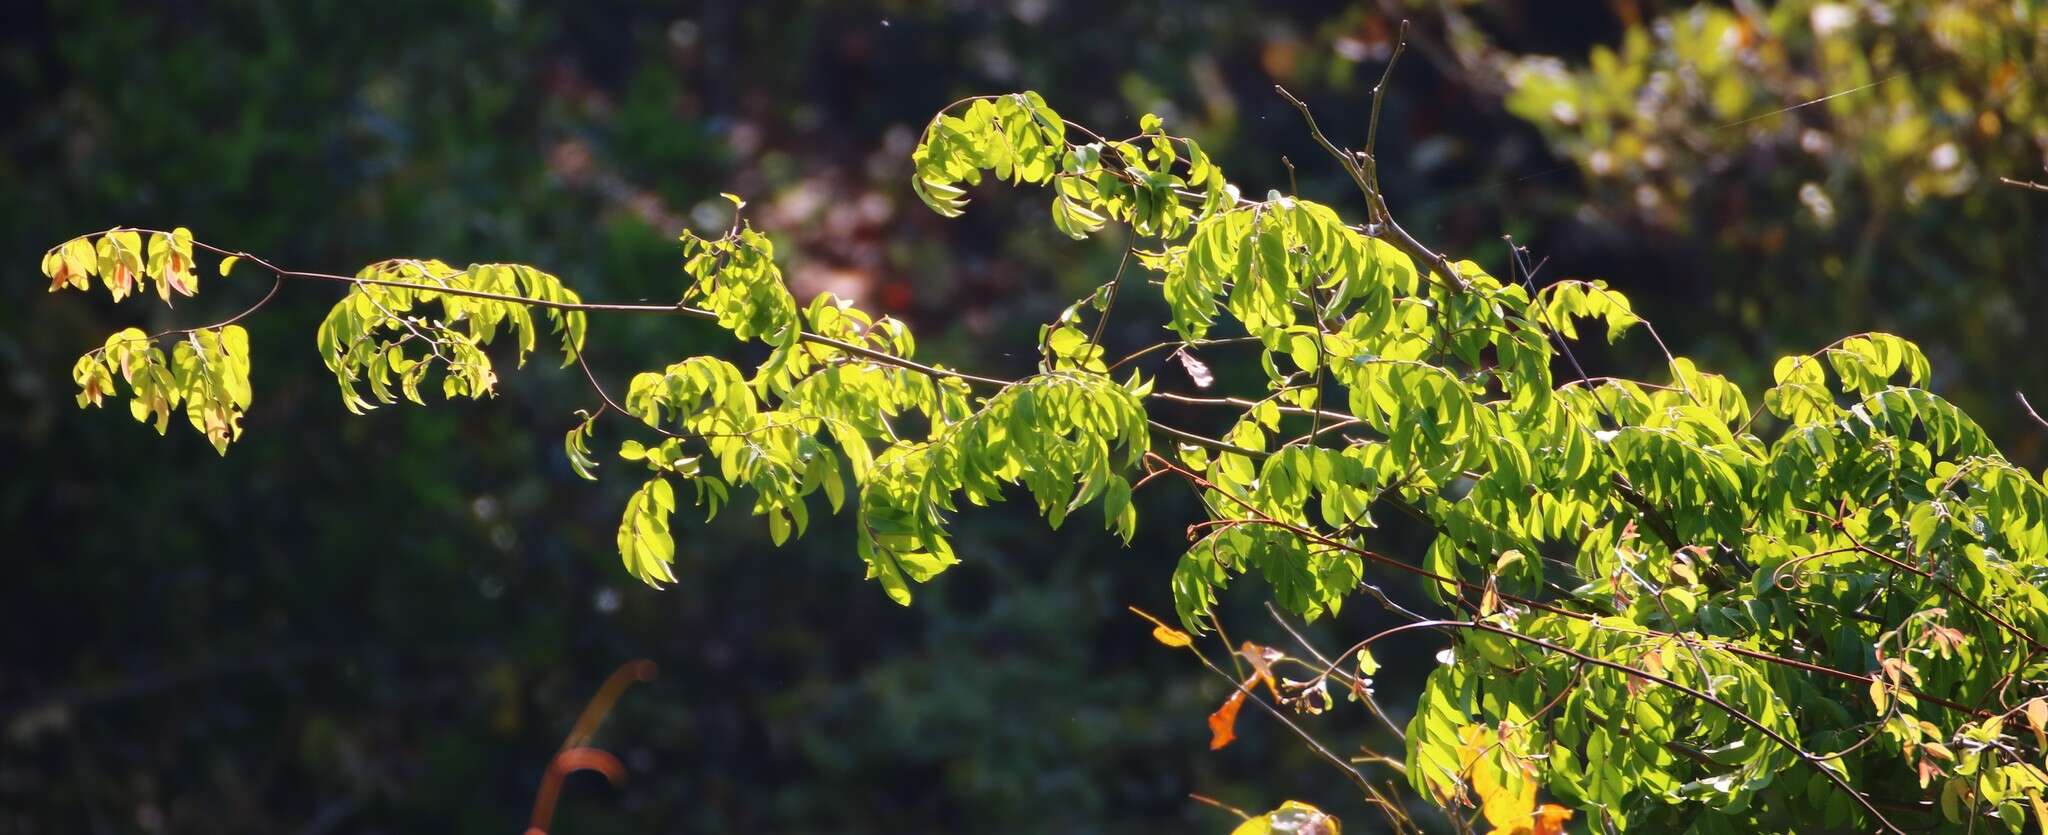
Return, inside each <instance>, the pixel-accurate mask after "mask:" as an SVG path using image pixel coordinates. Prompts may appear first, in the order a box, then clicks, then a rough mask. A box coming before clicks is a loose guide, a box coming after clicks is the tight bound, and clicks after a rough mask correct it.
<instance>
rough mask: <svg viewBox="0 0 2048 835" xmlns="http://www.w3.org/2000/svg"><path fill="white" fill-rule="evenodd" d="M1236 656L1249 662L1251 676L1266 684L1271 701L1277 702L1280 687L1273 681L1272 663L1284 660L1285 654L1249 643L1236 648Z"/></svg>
mask: <svg viewBox="0 0 2048 835" xmlns="http://www.w3.org/2000/svg"><path fill="white" fill-rule="evenodd" d="M1237 654H1238V655H1242V656H1244V660H1246V661H1248V662H1251V665H1252V672H1253V674H1254V675H1256V676H1257V677H1258V680H1260V681H1263V682H1265V683H1266V689H1267V690H1270V691H1272V693H1273V700H1274V701H1279V700H1280V685H1279V684H1278V683H1276V682H1275V681H1274V680H1273V662H1275V661H1278V660H1280V659H1282V658H1286V657H1287V654H1286V653H1284V652H1281V651H1279V650H1277V649H1274V648H1272V647H1262V646H1259V645H1258V644H1254V643H1252V642H1250V641H1246V642H1244V643H1243V644H1242V645H1240V646H1239V647H1238V648H1237Z"/></svg>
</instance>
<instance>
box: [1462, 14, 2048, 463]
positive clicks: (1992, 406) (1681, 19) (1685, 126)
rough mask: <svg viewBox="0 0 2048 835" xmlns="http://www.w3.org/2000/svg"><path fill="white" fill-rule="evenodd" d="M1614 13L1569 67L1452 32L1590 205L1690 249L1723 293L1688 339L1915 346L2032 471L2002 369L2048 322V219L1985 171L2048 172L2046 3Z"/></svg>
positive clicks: (2017, 377)
mask: <svg viewBox="0 0 2048 835" xmlns="http://www.w3.org/2000/svg"><path fill="white" fill-rule="evenodd" d="M1617 7H1618V8H1620V9H1624V10H1626V11H1627V14H1625V15H1623V17H1624V18H1627V19H1626V20H1625V25H1624V26H1623V28H1622V31H1621V33H1620V36H1619V38H1618V39H1617V40H1618V42H1615V43H1611V44H1601V45H1597V46H1594V47H1593V48H1592V49H1591V50H1589V51H1587V52H1586V53H1585V54H1584V55H1583V56H1559V55H1548V54H1529V53H1526V52H1517V51H1512V50H1513V49H1514V48H1513V47H1510V46H1504V45H1495V44H1492V43H1489V42H1488V41H1487V40H1486V38H1485V36H1484V34H1483V29H1484V22H1483V21H1479V20H1466V21H1464V22H1465V24H1466V25H1467V26H1469V27H1470V28H1469V30H1468V34H1469V37H1468V38H1466V39H1464V40H1463V42H1464V44H1465V49H1464V51H1463V53H1462V54H1461V58H1462V59H1463V60H1464V61H1465V65H1466V66H1467V67H1468V68H1469V69H1470V71H1472V72H1474V73H1476V74H1479V75H1483V76H1487V77H1490V78H1493V79H1496V80H1497V81H1498V82H1499V83H1500V84H1502V85H1503V86H1504V88H1505V95H1504V98H1503V105H1504V106H1505V107H1506V109H1507V110H1508V112H1510V113H1512V114H1514V115H1515V116H1517V117H1519V118H1521V119H1524V120H1526V121H1528V122H1529V123H1530V124H1532V125H1535V126H1536V127H1537V129H1538V130H1540V131H1541V133H1542V135H1543V137H1544V139H1545V140H1546V141H1547V142H1548V143H1549V144H1550V146H1551V147H1552V148H1553V149H1555V150H1556V151H1557V152H1558V153H1559V154H1561V155H1562V156H1564V157H1565V158H1566V159H1567V160H1568V161H1569V162H1570V163H1571V164H1572V165H1573V166H1575V167H1576V168H1577V169H1578V170H1579V172H1581V173H1582V174H1583V176H1584V177H1585V180H1586V184H1587V187H1588V189H1589V192H1590V199H1589V200H1588V201H1587V203H1586V205H1585V206H1584V207H1583V211H1585V212H1586V213H1587V214H1589V215H1592V216H1596V217H1598V218H1599V221H1598V222H1600V223H1602V224H1608V225H1612V226H1615V227H1619V228H1622V229H1630V230H1642V231H1643V233H1646V234H1663V235H1676V236H1681V237H1683V238H1686V239H1689V240H1690V241H1692V242H1693V248H1694V249H1695V251H1696V253H1697V255H1698V257H1700V258H1702V259H1705V260H1706V261H1707V264H1706V265H1705V267H1704V271H1705V272H1706V273H1707V274H1708V275H1711V276H1713V277H1715V279H1716V280H1715V286H1714V287H1713V288H1712V289H1711V290H1707V291H1705V292H1703V293H1702V295H1704V296H1705V297H1706V298H1705V299H1704V300H1705V301H1707V302H1708V304H1709V307H1708V310H1710V311H1711V315H1712V316H1713V320H1714V322H1715V323H1716V324H1717V325H1721V327H1717V328H1712V329H1702V330H1704V331H1709V332H1708V333H1705V334H1703V336H1705V338H1706V339H1707V340H1709V341H1714V342H1721V343H1724V344H1727V345H1728V346H1729V347H1727V348H1725V349H1724V350H1728V351H1744V350H1752V349H1755V348H1758V347H1759V343H1765V342H1766V340H1770V341H1775V337H1776V336H1777V335H1780V334H1789V333H1799V332H1802V331H1803V332H1818V333H1827V332H1835V331H1842V332H1847V331H1848V330H1855V329H1861V328H1871V327H1881V328H1888V329H1894V330H1897V331H1899V332H1901V333H1905V334H1908V335H1909V336H1911V337H1912V338H1915V339H1924V340H1927V341H1929V342H1931V343H1935V344H1937V345H1938V346H1939V347H1940V349H1941V350H1940V351H1939V353H1940V361H1938V362H1937V363H1936V365H1937V366H1942V367H1946V368H1947V369H1948V370H1947V371H1945V372H1943V378H1942V381H1941V385H1942V386H1943V387H1944V388H1945V389H1946V390H1948V391H1951V392H1953V393H1954V394H1955V395H1956V397H1957V399H1958V401H1959V402H1960V403H1963V404H1965V405H1966V406H1967V407H1968V408H1969V410H1970V411H1971V412H1973V413H1975V414H1980V415H1983V416H1984V417H1985V420H1986V422H1987V424H1988V425H1989V426H1990V427H1991V428H1992V429H1993V431H1994V434H1997V435H1999V436H2001V437H2002V438H2005V439H2009V440H2011V441H2014V442H2016V443H2015V447H2016V452H2017V453H2018V454H2019V455H2020V456H2021V457H2022V458H2023V459H2025V460H2033V461H2039V460H2041V458H2042V455H2043V450H2042V449H2041V447H2040V445H2039V443H2038V435H2035V434H2034V433H2032V432H2031V431H2026V430H2027V423H2026V419H2025V417H2024V413H2023V412H2022V411H2021V410H2020V409H2019V408H2018V407H2016V405H2015V404H2014V402H2013V392H2015V391H2018V390H2021V389H2034V390H2038V388H2039V386H2040V385H2041V384H2042V383H2043V382H2044V377H2043V375H2042V373H2041V371H2040V370H2039V366H2038V365H2036V364H2031V363H2014V362H2011V361H2010V360H2009V358H2010V357H2011V356H2012V355H2013V354H2014V353H2015V352H2017V351H2020V350H2023V346H2025V345H2027V344H2029V343H2031V342H2032V341H2033V339H2034V337H2033V334H2032V332H2031V327H2032V325H2033V322H2034V320H2037V319H2038V318H2039V314H2041V313H2043V312H2048V305H2044V304H2043V302H2042V301H2041V295H2040V293H2041V291H2042V290H2043V289H2048V287H2044V285H2043V283H2042V279H2043V276H2044V275H2048V251H2044V249H2043V247H2042V246H2041V245H2040V241H2041V240H2042V235H2043V232H2044V231H2048V211H2044V210H2043V203H2042V201H2041V200H2040V195H2038V194H2035V193H2030V192H2026V191H2022V190H2019V189H2015V188H2011V187H2008V186H2005V185H2001V184H2000V183H1999V178H2000V177H2001V176H2003V177H2009V178H2017V179H2022V180H2024V179H2029V178H2032V177H2035V176H2037V175H2038V172H2040V171H2041V170H2042V169H2043V167H2044V165H2048V88H2044V87H2043V83H2044V81H2043V80H2044V79H2048V37H2044V34H2043V33H2048V6H2044V5H2043V4H2041V3H2038V2H2030V1H2029V0H2021V1H2020V2H2004V1H2003V0H1938V2H1924V0H1913V2H1889V1H1888V0H1863V1H1860V2H1833V1H1832V0H1828V1H1824V2H1823V1H1816V0H1791V1H1790V2H1778V3H1770V4H1760V3H1754V2H1738V3H1734V4H1733V5H1732V6H1722V5H1717V4H1698V5H1685V4H1657V3H1624V4H1617ZM1481 14H1484V12H1483V11H1481V10H1475V11H1474V15H1475V17H1477V16H1478V15H1481ZM1615 277H1616V278H1618V279H1625V278H1628V277H1624V276H1619V275H1617V276H1615ZM1644 278H1647V277H1638V278H1637V280H1642V279H1644ZM1711 331H1719V333H1718V334H1715V333H1712V332H1711Z"/></svg>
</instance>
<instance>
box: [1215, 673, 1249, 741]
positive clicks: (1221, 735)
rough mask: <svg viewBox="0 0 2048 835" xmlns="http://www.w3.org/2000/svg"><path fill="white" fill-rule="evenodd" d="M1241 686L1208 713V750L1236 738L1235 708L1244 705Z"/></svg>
mask: <svg viewBox="0 0 2048 835" xmlns="http://www.w3.org/2000/svg"><path fill="white" fill-rule="evenodd" d="M1244 693H1245V691H1244V690H1243V688H1239V689H1238V690H1237V691H1236V692H1234V693H1231V694H1230V698H1229V699H1226V700H1224V702H1223V706H1222V707H1219V708H1217V709H1216V712H1215V713H1211V714H1209V750H1211V751H1215V750H1219V749H1221V748H1222V747H1223V746H1225V745H1229V744H1230V741H1231V740H1233V739H1236V738H1237V709H1238V708H1241V707H1244Z"/></svg>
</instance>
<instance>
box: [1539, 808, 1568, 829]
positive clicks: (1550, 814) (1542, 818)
mask: <svg viewBox="0 0 2048 835" xmlns="http://www.w3.org/2000/svg"><path fill="white" fill-rule="evenodd" d="M1571 819H1572V810H1570V809H1566V808H1565V807H1563V806H1559V805H1557V804H1555V803H1545V804H1543V805H1542V806H1538V807H1536V831H1535V833H1534V835H1564V822H1565V821H1568V820H1571Z"/></svg>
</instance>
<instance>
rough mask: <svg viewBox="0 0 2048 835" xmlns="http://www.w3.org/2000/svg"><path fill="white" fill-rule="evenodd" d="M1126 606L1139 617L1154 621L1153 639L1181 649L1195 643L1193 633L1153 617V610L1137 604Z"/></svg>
mask: <svg viewBox="0 0 2048 835" xmlns="http://www.w3.org/2000/svg"><path fill="white" fill-rule="evenodd" d="M1125 608H1127V609H1130V610H1131V614H1134V615H1137V616H1138V617H1141V618H1144V619H1146V620H1149V621H1151V622H1152V638H1153V640H1156V641H1158V642H1160V643H1162V644H1165V645H1167V646H1170V647H1173V648H1174V649H1180V648H1181V647H1187V646H1193V645H1194V643H1195V638H1194V636H1193V635H1189V634H1188V633H1186V632H1182V631H1180V630H1178V629H1175V628H1173V627H1171V626H1167V625H1166V623H1165V622H1164V621H1161V620H1160V619H1158V618H1155V617H1153V616H1152V613H1151V612H1147V611H1145V610H1144V609H1140V608H1138V607H1136V606H1127V607H1125Z"/></svg>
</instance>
